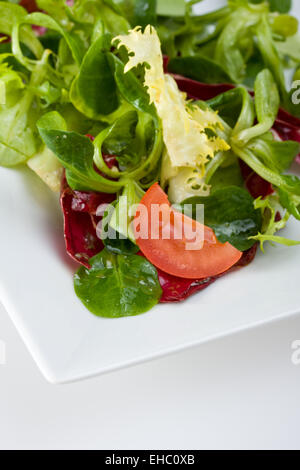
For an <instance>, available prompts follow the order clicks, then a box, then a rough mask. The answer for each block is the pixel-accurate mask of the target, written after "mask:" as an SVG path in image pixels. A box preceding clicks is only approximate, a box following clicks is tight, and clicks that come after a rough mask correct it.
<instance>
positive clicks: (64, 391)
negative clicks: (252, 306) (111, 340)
mask: <svg viewBox="0 0 300 470" xmlns="http://www.w3.org/2000/svg"><path fill="white" fill-rule="evenodd" d="M297 339H298V340H300V316H298V317H293V318H291V319H290V320H285V321H281V322H277V323H274V324H272V325H268V326H264V327H261V328H259V329H255V330H251V331H247V332H244V333H240V334H238V335H235V336H231V337H228V338H225V339H222V340H218V341H215V342H212V343H209V344H206V345H202V346H200V347H198V348H196V349H192V350H189V351H186V352H183V353H180V354H177V355H174V356H170V357H167V358H164V359H161V360H157V361H154V362H150V363H147V364H144V365H140V366H137V367H134V368H131V369H126V370H122V371H119V372H115V373H112V374H110V375H107V376H102V377H99V378H95V379H92V380H89V381H85V382H80V383H75V384H71V385H63V386H53V385H49V384H48V383H47V382H46V381H45V380H44V378H43V377H42V375H41V374H40V372H39V370H38V369H37V367H36V365H35V364H34V362H33V360H32V359H31V357H30V355H29V353H28V352H27V350H26V348H25V346H24V345H23V343H22V341H21V339H20V338H19V336H18V334H17V332H16V330H15V328H14V326H13V325H12V323H11V321H10V319H9V318H8V316H7V314H6V312H5V311H4V309H3V307H1V306H0V340H2V341H5V343H6V365H5V366H3V365H2V366H1V365H0V449H151V448H152V449H162V448H167V449H216V448H217V449H240V448H242V449H265V448H267V449H290V448H292V449H300V433H299V426H300V393H299V392H300V365H299V366H295V365H293V364H292V361H291V355H292V349H291V344H292V343H293V342H294V341H295V340H297Z"/></svg>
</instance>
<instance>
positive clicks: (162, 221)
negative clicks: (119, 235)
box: [134, 183, 242, 279]
mask: <svg viewBox="0 0 300 470" xmlns="http://www.w3.org/2000/svg"><path fill="white" fill-rule="evenodd" d="M134 231H135V237H136V241H137V244H138V246H139V248H140V250H141V251H142V252H143V254H144V255H145V256H146V258H147V259H148V260H149V261H150V262H151V263H152V264H153V265H154V266H156V267H157V268H159V269H161V270H162V271H164V272H166V273H168V274H172V275H174V276H178V277H181V278H185V279H202V278H208V277H212V276H217V275H219V274H222V273H224V272H225V271H227V270H228V269H230V268H231V267H232V266H234V265H235V264H236V263H237V262H238V261H239V260H240V258H241V257H242V253H241V252H240V251H239V250H237V249H236V248H235V247H233V246H232V245H230V243H225V244H222V243H220V242H219V241H218V240H217V238H216V236H215V234H214V231H213V230H212V229H211V228H209V227H206V226H205V225H202V224H200V223H199V222H197V221H195V220H193V219H191V218H189V217H186V216H185V215H183V214H181V213H180V212H177V211H175V210H174V209H173V208H172V207H171V205H170V202H169V200H168V197H167V195H166V193H165V192H164V191H163V190H162V189H161V187H160V186H159V185H158V183H156V184H154V185H153V186H151V188H150V189H149V190H148V191H147V193H146V194H145V196H144V197H143V199H142V201H141V202H140V204H139V207H138V209H137V212H136V215H135V219H134Z"/></svg>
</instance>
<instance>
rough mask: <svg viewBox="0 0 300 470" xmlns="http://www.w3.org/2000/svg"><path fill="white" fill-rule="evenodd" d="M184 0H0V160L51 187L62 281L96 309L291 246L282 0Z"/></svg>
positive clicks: (291, 142) (208, 279)
mask: <svg viewBox="0 0 300 470" xmlns="http://www.w3.org/2000/svg"><path fill="white" fill-rule="evenodd" d="M198 3H200V2H199V1H195V0H192V1H187V2H184V0H169V1H168V0H157V1H155V0H74V1H72V0H71V1H70V0H69V1H65V0H37V1H36V2H35V1H30V0H22V1H17V0H13V1H0V33H1V38H0V103H1V105H0V165H1V166H4V167H18V166H19V165H21V164H26V165H28V167H29V168H31V170H33V171H34V172H35V173H36V174H37V175H38V176H39V177H40V178H42V180H43V181H44V182H45V183H46V184H47V185H48V186H49V187H50V188H51V189H52V190H53V191H57V192H60V193H61V207H62V210H63V214H64V229H65V240H66V248H67V251H68V253H69V254H70V256H71V257H72V258H73V259H74V260H75V261H76V262H78V263H79V264H80V265H81V266H80V267H79V269H78V271H77V273H76V274H75V276H74V285H75V292H76V294H77V295H78V297H79V298H80V299H81V301H82V302H83V304H84V305H85V306H86V307H87V308H88V309H89V310H90V311H91V312H92V313H93V314H95V315H98V316H103V317H111V318H117V317H124V316H132V315H138V314H141V313H144V312H146V311H148V310H149V309H151V308H152V307H153V306H155V305H156V304H157V303H159V302H178V301H181V300H184V299H186V298H187V297H189V296H190V295H192V294H194V293H196V292H198V291H201V290H203V289H204V288H206V287H208V286H209V285H210V284H212V283H213V282H215V281H216V280H217V279H218V278H219V277H220V276H222V275H224V274H226V273H228V272H230V271H231V270H233V269H238V268H240V267H243V266H246V265H247V264H249V263H250V262H251V261H253V259H254V258H255V255H256V253H257V250H258V248H259V247H260V248H261V249H262V250H264V247H265V244H266V243H272V244H274V243H279V244H282V245H286V246H293V245H298V244H300V242H299V241H294V240H289V239H286V238H284V236H282V234H280V233H279V234H278V232H279V231H280V230H281V229H283V228H284V227H285V226H286V224H287V223H288V221H289V219H290V217H294V218H296V219H297V220H300V179H299V178H298V177H297V176H296V175H295V174H292V173H291V172H290V171H289V169H290V167H291V165H292V164H293V162H294V161H296V162H298V163H300V144H299V143H300V119H299V118H300V91H299V89H298V88H297V84H298V85H299V84H300V82H299V81H298V80H300V36H298V34H297V32H298V21H297V19H296V18H294V17H293V16H291V15H290V9H291V1H290V0H280V1H278V0H269V1H260V0H252V1H246V0H228V2H227V4H226V5H225V6H224V7H223V8H221V9H218V10H216V11H213V12H211V13H208V14H203V15H197V14H196V13H195V9H194V7H195V4H198ZM288 77H289V78H288ZM291 77H292V78H291ZM292 82H293V85H292ZM201 209H202V210H201ZM203 209H204V210H203Z"/></svg>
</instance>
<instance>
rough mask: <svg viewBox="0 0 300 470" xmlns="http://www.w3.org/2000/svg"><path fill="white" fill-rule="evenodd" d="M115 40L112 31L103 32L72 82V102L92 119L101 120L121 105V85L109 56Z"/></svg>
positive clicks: (93, 44)
mask: <svg viewBox="0 0 300 470" xmlns="http://www.w3.org/2000/svg"><path fill="white" fill-rule="evenodd" d="M111 39H112V36H111V35H109V34H107V35H102V36H100V37H99V38H98V39H96V40H95V41H94V42H93V43H92V44H91V46H90V48H89V50H88V51H87V53H86V55H85V56H84V59H83V61H82V64H81V67H80V71H79V74H78V76H77V77H76V79H75V80H74V81H73V84H72V88H71V101H72V103H73V104H74V106H75V107H76V108H77V109H78V110H79V111H80V112H81V113H83V114H85V115H86V116H88V117H89V118H91V119H101V118H103V115H108V114H111V113H112V112H113V111H115V110H116V109H117V108H118V106H119V100H118V96H117V87H116V83H115V80H114V75H113V72H112V71H111V68H110V65H109V61H108V57H107V52H108V51H109V49H110V47H111Z"/></svg>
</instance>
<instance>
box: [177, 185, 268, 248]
mask: <svg viewBox="0 0 300 470" xmlns="http://www.w3.org/2000/svg"><path fill="white" fill-rule="evenodd" d="M197 204H203V205H204V220H205V225H207V226H209V227H211V228H212V229H213V230H214V232H215V234H216V236H217V238H218V240H219V241H220V242H222V243H225V242H229V243H231V244H232V245H233V246H235V247H236V248H237V249H238V250H241V251H246V250H249V248H251V247H252V246H253V245H254V244H255V241H254V240H252V239H249V237H251V236H255V235H257V234H258V233H259V232H260V230H261V226H262V217H261V213H260V211H259V210H257V209H255V208H254V199H253V198H252V197H251V196H250V194H249V193H248V191H246V190H245V189H243V188H240V187H237V186H227V187H224V188H221V189H217V190H216V191H215V192H214V193H213V194H211V196H209V197H204V198H201V197H195V198H191V199H187V200H186V201H184V202H183V203H182V207H184V205H186V209H187V211H186V215H190V216H192V217H193V218H195V217H196V205H197ZM188 205H191V207H190V209H191V214H189V213H188V212H189V211H188V209H189V207H188Z"/></svg>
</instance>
